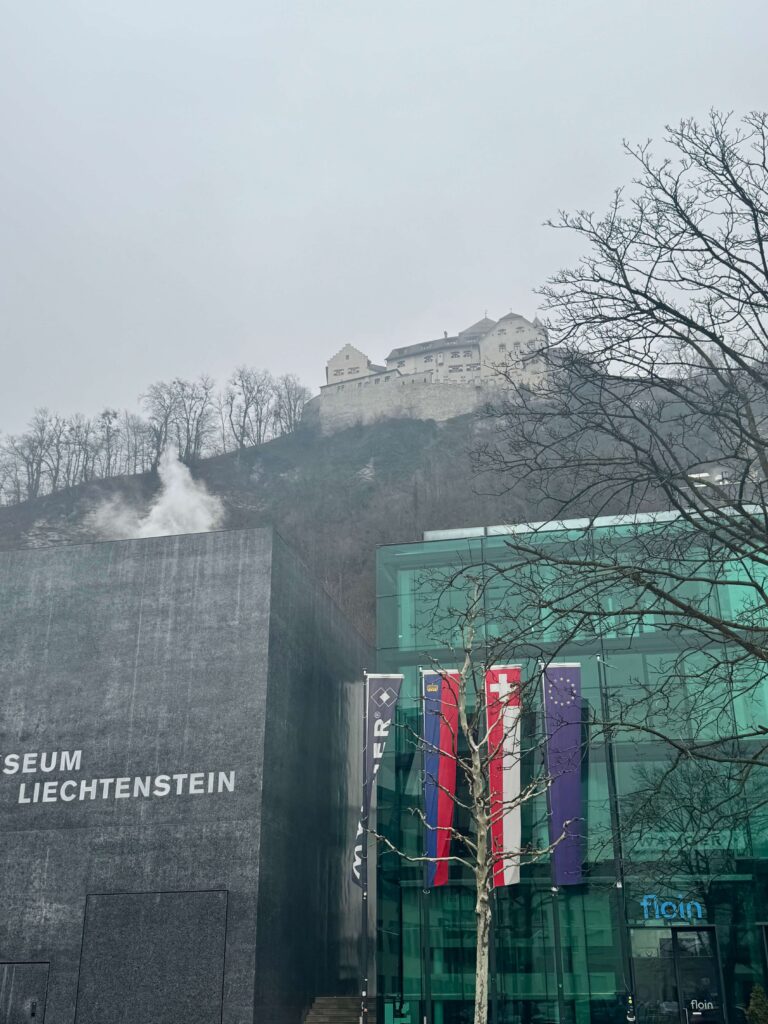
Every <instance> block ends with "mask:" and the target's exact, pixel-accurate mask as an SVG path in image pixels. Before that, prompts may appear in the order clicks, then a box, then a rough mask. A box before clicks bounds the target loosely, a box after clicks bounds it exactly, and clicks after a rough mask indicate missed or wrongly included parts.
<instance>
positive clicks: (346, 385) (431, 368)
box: [304, 313, 546, 433]
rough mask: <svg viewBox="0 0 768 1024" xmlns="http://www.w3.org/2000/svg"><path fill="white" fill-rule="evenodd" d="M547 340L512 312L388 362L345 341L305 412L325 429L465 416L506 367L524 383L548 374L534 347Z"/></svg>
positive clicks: (399, 351) (395, 352) (394, 354)
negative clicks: (390, 419) (391, 419)
mask: <svg viewBox="0 0 768 1024" xmlns="http://www.w3.org/2000/svg"><path fill="white" fill-rule="evenodd" d="M545 340H546V329H545V328H544V326H543V325H542V324H541V322H540V321H539V320H538V318H535V319H534V320H533V322H530V321H529V320H526V319H525V317H522V316H520V315H519V314H518V313H507V315H506V316H503V317H502V318H501V320H499V321H495V320H491V319H489V318H488V317H487V316H485V317H483V319H482V320H478V322H477V323H475V324H472V325H471V326H470V327H466V328H465V329H464V330H463V331H459V333H458V334H456V335H453V336H449V335H448V332H447V331H446V332H445V333H444V336H443V337H442V338H437V339H435V340H434V341H422V342H418V343H417V344H415V345H404V346H403V347H402V348H395V349H392V351H391V352H390V353H389V355H388V356H387V357H386V359H385V360H384V365H383V366H380V365H378V364H377V363H372V362H371V360H370V359H369V358H368V356H367V355H366V354H365V353H364V352H361V351H360V349H359V348H355V346H354V345H350V344H347V345H345V346H344V347H343V348H342V349H340V350H339V351H338V352H337V353H336V354H335V355H334V356H331V358H330V359H329V360H328V362H327V364H326V367H325V384H324V385H323V386H322V387H321V388H320V394H319V395H317V396H316V397H315V398H313V399H311V400H310V401H309V402H308V403H307V405H306V406H305V410H304V415H305V417H306V418H310V420H315V421H316V422H319V424H320V427H321V429H322V430H323V431H324V432H326V433H333V431H335V430H340V429H342V428H343V427H348V426H352V425H354V424H356V423H371V422H372V421H374V420H378V419H381V418H385V417H397V418H403V419H405V418H410V419H430V420H432V419H434V420H447V419H451V418H452V417H454V416H461V415H463V414H464V413H468V412H473V411H474V410H475V409H477V408H478V407H479V406H481V405H482V404H483V403H484V402H485V401H487V399H488V389H489V388H492V387H493V386H494V384H495V382H496V381H497V380H498V372H499V369H500V368H501V367H504V368H505V369H506V370H507V371H508V372H509V371H511V372H512V373H513V374H514V375H515V377H516V378H517V379H519V381H520V383H532V382H533V381H534V380H535V379H536V377H538V376H539V375H540V374H541V373H542V364H541V362H540V360H539V359H538V358H537V355H536V350H537V348H539V347H540V346H541V344H542V342H543V341H545ZM438 385H440V386H438ZM446 385H448V387H446Z"/></svg>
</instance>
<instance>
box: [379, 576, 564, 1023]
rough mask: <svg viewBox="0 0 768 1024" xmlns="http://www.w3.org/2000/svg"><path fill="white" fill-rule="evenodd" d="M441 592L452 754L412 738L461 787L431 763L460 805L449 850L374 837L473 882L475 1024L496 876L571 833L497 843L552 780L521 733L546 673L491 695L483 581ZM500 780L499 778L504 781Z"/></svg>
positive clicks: (482, 997) (485, 983) (445, 717)
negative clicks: (411, 847) (415, 848)
mask: <svg viewBox="0 0 768 1024" xmlns="http://www.w3.org/2000/svg"><path fill="white" fill-rule="evenodd" d="M433 582H434V580H433ZM440 587H441V594H442V596H443V597H444V596H445V595H448V600H447V602H446V601H441V600H439V601H438V602H437V603H436V605H435V607H434V608H433V610H432V613H431V614H432V617H433V622H434V623H435V624H436V625H435V628H437V629H438V631H439V635H440V636H441V638H442V640H441V645H445V638H446V636H447V635H450V636H451V637H452V638H453V639H454V643H452V644H450V645H449V646H451V647H452V648H453V650H454V653H455V655H456V658H457V661H458V662H459V666H460V667H458V668H457V669H448V668H446V667H444V666H442V665H438V664H435V665H434V672H435V673H436V674H437V675H439V676H441V677H442V678H443V680H444V686H445V688H446V689H445V691H444V693H445V696H444V697H443V701H442V707H443V708H447V709H448V710H442V711H439V712H436V714H437V715H438V717H439V719H440V722H441V724H442V723H444V724H445V725H446V726H447V729H448V733H449V735H450V737H451V739H450V743H449V745H448V747H447V748H446V747H445V746H443V745H440V746H438V745H436V744H435V743H434V742H433V741H431V740H430V739H429V737H428V736H426V735H425V734H423V733H421V732H419V731H416V730H413V729H410V730H408V735H409V737H410V740H411V743H412V745H413V747H414V749H416V750H420V751H421V752H422V754H424V755H425V763H426V759H427V758H428V756H429V755H430V754H439V756H440V757H441V758H445V759H447V760H448V761H449V762H451V764H452V765H453V767H454V769H455V771H456V774H457V776H458V783H457V785H456V787H455V789H452V788H448V787H446V786H445V785H443V784H442V783H441V782H440V780H439V779H438V778H437V777H432V776H431V775H430V770H429V769H428V768H426V767H425V775H426V777H427V779H429V781H430V782H431V783H432V785H433V786H435V787H436V788H437V789H438V790H439V792H440V793H441V794H443V795H444V796H445V797H446V798H447V799H448V800H449V801H450V802H451V804H452V805H453V807H454V820H453V823H452V825H451V826H450V830H449V831H450V848H449V852H448V853H446V854H445V855H438V856H430V855H428V854H427V853H423V854H419V853H415V852H412V851H408V850H406V849H403V848H401V847H400V846H399V845H398V844H397V843H396V842H393V841H392V839H391V837H389V836H387V835H386V834H382V833H378V832H376V833H374V834H375V835H376V836H377V838H378V839H379V841H380V842H381V844H382V845H383V846H384V848H385V849H387V850H389V851H390V852H393V853H395V854H397V855H398V856H399V857H402V858H403V859H404V860H407V861H410V862H413V863H421V864H439V863H453V864H458V865H461V866H462V867H463V868H464V869H465V870H466V871H468V872H469V873H470V874H471V876H472V877H473V880H474V886H475V911H474V913H475V993H474V1024H486V1022H487V1019H488V1002H489V950H490V934H491V921H492V915H493V903H492V900H491V894H492V892H493V888H494V884H495V883H494V876H495V875H498V873H499V871H501V872H502V875H503V873H504V872H505V871H510V870H511V872H512V875H513V876H514V877H515V878H517V877H519V868H520V864H521V863H532V862H534V861H536V860H538V859H540V858H541V857H543V856H546V855H547V854H550V853H551V852H552V850H553V849H554V847H555V846H556V845H557V843H558V842H560V841H562V840H563V839H564V838H565V837H564V835H560V836H557V837H554V841H553V842H551V843H549V842H544V843H537V841H536V839H535V838H534V839H533V840H532V842H530V843H523V842H522V840H520V842H519V844H518V845H516V846H514V847H512V846H509V845H502V844H499V843H498V842H494V841H493V840H492V833H493V832H494V830H495V829H496V827H497V826H501V825H502V823H503V821H504V820H505V819H508V818H509V816H514V815H519V814H520V810H521V808H522V806H523V805H525V804H527V803H529V802H530V801H533V800H535V799H537V798H541V797H543V795H544V794H545V793H546V792H547V790H548V788H549V786H550V785H551V784H552V781H553V779H552V777H551V776H550V775H548V774H547V770H546V768H545V761H544V757H543V741H542V737H541V735H540V734H539V733H536V731H535V730H534V731H529V730H524V729H523V728H522V721H523V719H524V718H525V717H526V716H527V717H528V718H531V717H532V716H533V714H534V712H535V709H536V708H537V706H538V704H539V698H538V693H539V680H540V674H539V672H538V670H537V671H536V672H535V673H534V675H533V676H531V678H530V679H526V677H525V676H524V675H520V676H519V680H516V681H510V683H509V684H507V683H506V681H505V683H504V684H503V686H501V687H500V686H499V685H497V686H496V689H500V690H501V692H500V693H499V694H498V695H494V694H489V692H488V687H487V685H486V683H487V680H486V674H487V672H488V671H489V670H490V669H491V665H492V663H493V662H494V661H495V659H496V657H497V656H498V655H499V651H498V648H496V647H489V646H488V645H487V644H486V643H485V642H481V641H480V640H479V627H480V625H481V623H484V621H485V618H486V617H485V612H484V600H483V592H482V584H481V582H480V581H479V580H478V579H477V578H476V577H475V576H474V573H473V572H471V571H470V572H460V573H457V574H455V575H453V576H451V577H445V578H444V579H443V580H442V581H441V584H440ZM438 623H440V625H439V626H437V624H438ZM446 629H447V630H448V631H449V632H448V633H446V632H445V630H446ZM422 703H423V705H424V706H427V705H428V704H429V702H428V701H427V700H425V701H423V702H422ZM512 705H514V715H513V716H510V715H509V714H508V713H506V712H507V711H508V709H509V708H511V707H512ZM521 769H522V770H521ZM576 769H578V754H577V765H576ZM494 771H497V772H498V771H500V772H501V773H508V774H509V775H514V778H515V779H516V780H518V782H517V784H515V785H512V786H510V787H509V790H510V792H509V796H508V797H507V798H504V797H502V796H500V795H499V787H498V785H496V786H494V785H492V781H491V777H492V773H494ZM496 777H497V779H498V775H497V776H496ZM503 788H504V787H503V786H502V789H503ZM410 812H411V813H412V814H413V815H415V816H416V817H417V818H418V819H419V821H420V822H421V824H422V826H423V828H424V830H425V831H426V832H435V831H436V832H438V833H440V832H444V831H445V827H444V826H438V825H436V824H435V822H434V821H430V820H429V818H428V816H427V814H426V812H425V809H423V808H421V807H412V808H410ZM465 818H468V821H469V827H468V828H467V827H462V824H461V823H460V820H459V819H465ZM567 824H568V825H570V824H571V823H570V822H569V823H567ZM507 877H509V876H507ZM502 884H504V883H502Z"/></svg>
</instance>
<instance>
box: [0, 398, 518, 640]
mask: <svg viewBox="0 0 768 1024" xmlns="http://www.w3.org/2000/svg"><path fill="white" fill-rule="evenodd" d="M480 429H482V428H481V426H480V425H479V423H478V421H477V420H476V419H475V418H474V417H471V416H463V417H458V418H456V419H453V420H449V421H447V422H443V423H436V422H434V421H423V420H383V421H381V422H378V423H374V424H370V425H368V426H358V427H351V428H349V429H347V430H344V431H341V432H339V433H337V434H334V435H331V436H325V437H324V436H321V435H320V434H319V433H317V432H316V431H314V430H312V429H310V428H303V429H300V430H298V431H297V432H296V433H294V434H290V435H287V436H284V437H281V438H279V439H277V440H274V441H270V442H268V443H267V444H264V445H261V446H259V447H258V448H251V449H246V450H245V451H243V452H240V453H236V454H234V453H233V454H228V455H220V456H216V457H214V458H210V459H206V460H204V461H202V462H201V463H200V464H199V465H198V466H197V467H196V468H195V476H196V477H198V478H200V479H202V480H204V481H205V483H206V485H207V486H208V488H209V489H210V490H211V491H212V492H213V493H215V494H217V495H218V496H219V497H220V498H221V500H222V501H223V503H224V507H225V510H226V517H225V523H224V525H225V528H228V529H237V528H243V527H252V526H265V525H273V526H275V527H276V529H277V530H278V531H279V533H280V534H281V535H282V536H283V537H284V538H285V539H286V540H287V541H288V542H289V543H291V544H292V545H293V546H294V547H295V548H296V550H297V551H298V553H299V554H300V555H301V556H302V557H303V558H304V560H305V561H306V562H307V564H308V566H309V567H310V568H311V570H312V571H313V572H314V574H315V575H316V576H317V577H318V578H319V579H320V580H322V582H323V583H324V585H325V586H326V588H327V589H328V590H329V592H330V593H331V594H332V595H333V597H334V598H335V599H336V600H337V601H338V602H339V604H340V605H341V606H342V607H343V608H344V609H345V611H346V612H347V614H348V615H349V616H350V617H351V619H352V620H353V621H354V622H355V624H356V625H357V626H358V627H359V628H360V629H361V630H362V631H363V632H364V633H365V634H366V635H368V636H372V633H373V619H374V560H375V551H376V547H377V546H378V545H381V544H389V543H400V542H407V541H413V540H419V539H420V538H421V536H422V533H423V531H424V530H426V529H440V528H450V527H460V526H477V525H482V524H487V523H493V522H504V521H514V520H516V519H520V518H525V517H526V514H525V506H524V502H523V501H522V500H521V499H520V498H519V497H517V498H511V497H510V496H507V497H504V498H500V497H488V496H484V495H483V494H481V493H478V491H479V487H478V483H477V481H476V479H475V477H474V475H473V472H472V467H471V463H470V458H469V454H468V451H469V448H470V447H471V444H472V440H473V437H475V436H476V434H477V431H479V430H480ZM157 487H158V480H157V477H156V476H155V475H153V474H144V475H142V476H135V477H121V478H117V479H112V480H106V481H96V482H93V483H91V484H87V485H83V486H80V487H78V488H75V489H73V490H72V491H70V492H66V493H60V494H55V495H50V496H47V497H44V498H39V499H37V500H35V501H31V502H25V503H23V504H21V505H16V506H12V507H7V508H2V509H0V548H9V547H40V546H46V545H52V544H61V543H76V542H78V541H80V542H82V541H87V540H97V539H101V538H100V537H99V536H98V533H97V532H96V528H95V526H94V524H93V522H92V521H91V520H92V513H93V511H94V510H95V509H96V508H97V507H98V506H99V505H100V504H101V503H103V502H104V500H105V498H109V497H111V496H114V495H120V496H121V497H122V498H123V499H124V500H126V501H127V502H129V503H131V504H133V505H135V506H138V507H146V505H147V504H148V502H149V501H150V499H151V498H152V496H153V494H154V493H155V491H156V490H157ZM484 487H485V489H486V490H487V489H488V485H487V481H486V482H484Z"/></svg>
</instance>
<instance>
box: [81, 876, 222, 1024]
mask: <svg viewBox="0 0 768 1024" xmlns="http://www.w3.org/2000/svg"><path fill="white" fill-rule="evenodd" d="M226 930H227V893H226V892H220V891H213V892H161V893H153V892H148V893H115V894H108V895H95V896H94V895H92V896H89V897H88V899H87V901H86V911H85V921H84V924H83V949H82V955H81V960H80V982H79V985H78V993H77V1014H76V1024H104V1021H110V1020H119V1021H120V1022H121V1024H148V1022H149V1021H162V1022H163V1024H220V1021H221V1015H222V983H223V977H224V947H225V941H226Z"/></svg>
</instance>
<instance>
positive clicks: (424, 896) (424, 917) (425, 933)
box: [419, 668, 432, 1024]
mask: <svg viewBox="0 0 768 1024" xmlns="http://www.w3.org/2000/svg"><path fill="white" fill-rule="evenodd" d="M419 685H420V687H421V702H422V712H421V714H422V735H424V737H425V739H424V741H423V742H422V746H421V774H422V777H423V778H424V779H425V780H426V778H427V746H426V732H425V726H424V724H423V722H424V716H425V714H426V708H427V702H426V694H425V692H424V669H422V668H419ZM423 792H424V786H422V793H423ZM426 814H427V808H426V804H425V807H424V822H425V828H424V857H425V860H424V878H423V882H422V887H421V963H422V978H423V982H424V985H423V992H424V1014H423V1016H422V1024H432V946H431V942H430V921H429V894H430V889H429V861H428V860H426V857H427V854H428V852H429V851H428V849H427V829H426V823H427V822H426Z"/></svg>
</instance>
